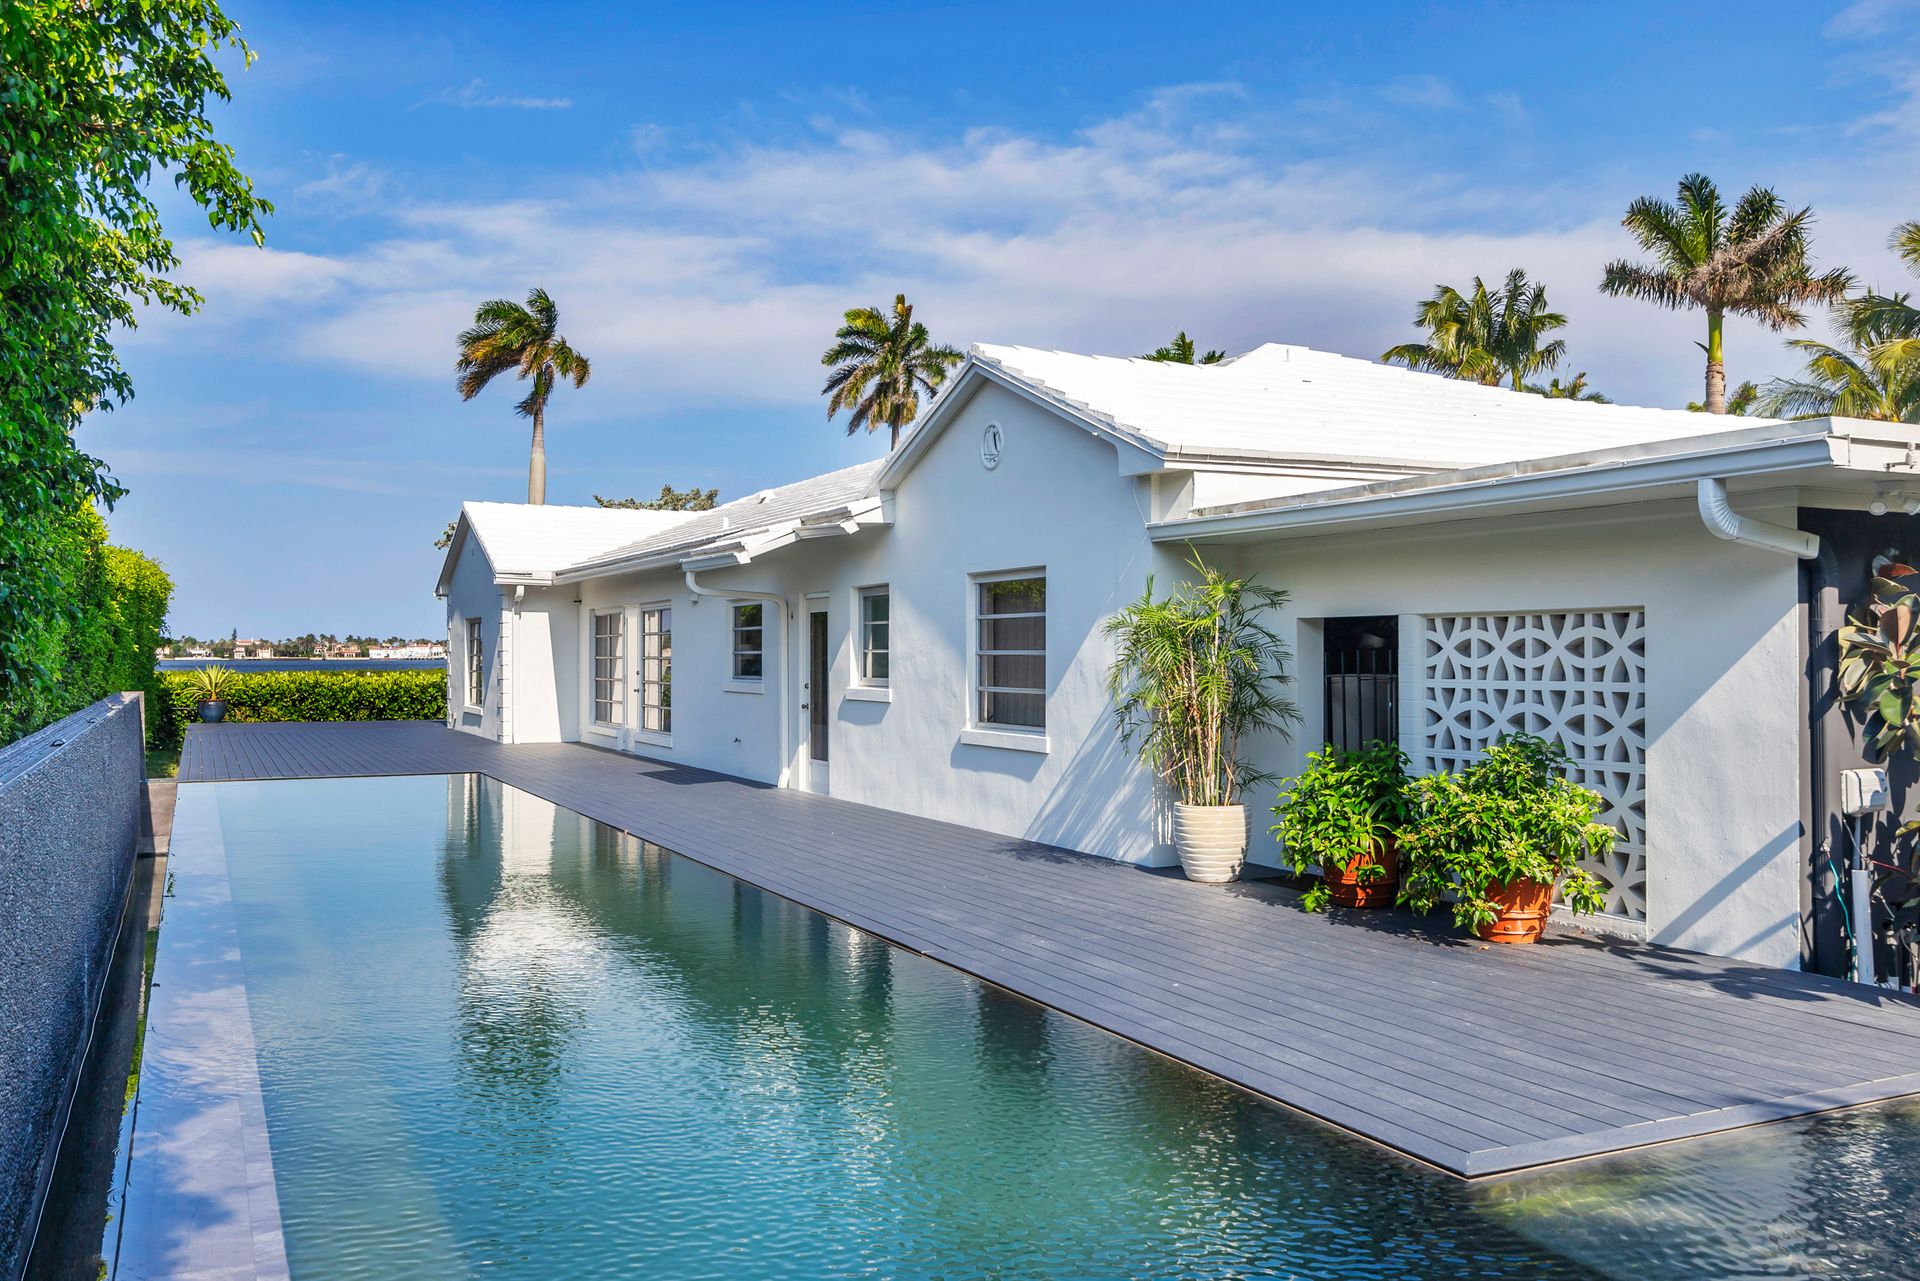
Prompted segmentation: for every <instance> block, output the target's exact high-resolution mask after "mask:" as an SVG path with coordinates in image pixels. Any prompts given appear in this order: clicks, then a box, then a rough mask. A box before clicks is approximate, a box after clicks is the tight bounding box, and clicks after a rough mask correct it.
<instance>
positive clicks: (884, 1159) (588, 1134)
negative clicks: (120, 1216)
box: [135, 775, 1920, 1281]
mask: <svg viewBox="0 0 1920 1281" xmlns="http://www.w3.org/2000/svg"><path fill="white" fill-rule="evenodd" d="M182 791H183V793H187V792H200V793H201V794H202V796H203V797H204V798H206V799H204V800H202V799H200V798H193V799H192V800H191V801H189V799H188V798H187V797H186V796H184V795H183V800H182V804H183V807H188V806H193V807H197V806H200V805H208V806H211V807H212V808H213V809H214V810H215V811H217V822H218V828H219V832H220V836H221V838H222V843H223V845H224V850H225V858H224V861H225V868H226V874H227V885H228V887H230V891H231V913H232V920H233V924H234V929H235V930H236V931H237V939H238V946H239V957H240V962H241V968H242V969H243V970H244V987H245V996H246V1003H247V1008H248V1011H249V1015H250V1021H251V1028H252V1035H253V1042H254V1047H255V1048H254V1053H255V1056H256V1060H257V1065H258V1074H259V1093H260V1098H261V1101H262V1102H263V1104H264V1113H265V1123H266V1129H267V1131H268V1133H269V1135H270V1138H271V1146H272V1168H273V1170H272V1173H273V1182H274V1185H275V1188H276V1189H277V1194H278V1201H279V1215H280V1221H281V1224H282V1226H283V1228H284V1232H285V1244H286V1253H287V1258H288V1261H289V1264H290V1266H291V1271H292V1275H293V1276H294V1277H296V1278H303V1279H318V1278H327V1279H330V1281H331V1279H336V1278H338V1279H342V1281H362V1279H364V1281H376V1279H381V1281H384V1279H386V1278H402V1277H405V1278H416V1277H499V1278H510V1279H517V1278H550V1277H563V1276H565V1277H571V1276H579V1277H616V1276H633V1277H648V1278H673V1279H678V1278H706V1277H714V1278H719V1277H727V1278H746V1279H749V1281H751V1279H755V1278H787V1277H793V1278H800V1277H807V1278H816V1277H837V1276H871V1277H927V1278H932V1277H941V1278H987V1277H1005V1278H1016V1277H1017V1278H1091V1277H1127V1276H1143V1277H1147V1276H1152V1277H1158V1276H1190V1277H1256V1276H1257V1277H1303V1278H1349V1277H1351V1278H1379V1277H1406V1276H1418V1277H1546V1276H1551V1277H1633V1278H1636V1279H1637V1281H1652V1279H1653V1278H1672V1277H1725V1276H1806V1275H1832V1276H1847V1277H1863V1276H1876V1275H1878V1276H1898V1275H1903V1274H1905V1273H1906V1272H1907V1270H1908V1267H1909V1263H1910V1260H1911V1259H1912V1258H1913V1257H1915V1250H1916V1247H1920V1230H1917V1229H1916V1227H1915V1226H1914V1225H1915V1224H1916V1222H1920V1216H1917V1215H1916V1214H1915V1210H1916V1209H1917V1208H1920V1205H1916V1202H1915V1198H1914V1194H1913V1193H1912V1192H1911V1191H1910V1190H1909V1189H1911V1188H1913V1187H1914V1186H1915V1185H1916V1183H1920V1109H1916V1108H1913V1107H1892V1108H1885V1107H1883V1108H1877V1109H1874V1110H1872V1111H1863V1112H1856V1113H1843V1114H1835V1115H1829V1116H1826V1117H1820V1118H1814V1119H1812V1120H1809V1121H1804V1122H1798V1123H1792V1124H1789V1125H1783V1126H1776V1127H1770V1128H1768V1129H1766V1130H1761V1131H1749V1132H1742V1133H1735V1134H1729V1135H1725V1136H1720V1137H1716V1138H1709V1139H1703V1140H1696V1141H1693V1142H1690V1143H1687V1144H1684V1145H1678V1146H1674V1147H1668V1148H1656V1149H1649V1150H1646V1151H1642V1152H1637V1153H1632V1154H1628V1155H1625V1156H1621V1157H1615V1158H1610V1159H1607V1160H1605V1161H1601V1162H1595V1163H1589V1164H1585V1165H1578V1166H1571V1167H1565V1168H1562V1169H1559V1170H1552V1171H1547V1172H1543V1173H1540V1174H1535V1175H1530V1176H1525V1177H1524V1178H1520V1179H1514V1180H1507V1181H1496V1182H1494V1183H1492V1184H1489V1185H1468V1184H1464V1183H1462V1182H1460V1181H1458V1180H1455V1179H1452V1178H1450V1177H1448V1176H1445V1175H1442V1174H1438V1173H1436V1172H1434V1171H1431V1170H1428V1169H1426V1168H1424V1167H1420V1166H1417V1165H1414V1164H1412V1163H1410V1162H1407V1161H1405V1160H1403V1159H1401V1158H1399V1157H1397V1156H1394V1155H1392V1154H1390V1153H1387V1152H1385V1151H1383V1150H1381V1149H1379V1148H1376V1147H1373V1146H1372V1145H1370V1144H1367V1143H1365V1142H1364V1141H1361V1140H1358V1139H1355V1138H1353V1137H1351V1136H1348V1135H1346V1134H1343V1133H1340V1132H1337V1131H1334V1130H1333V1129H1331V1128H1330V1127H1327V1126H1324V1125H1321V1124H1319V1123H1317V1122H1313V1121H1310V1120H1308V1119H1306V1118H1303V1117H1300V1116H1298V1115H1297V1114H1294V1113H1291V1112H1289V1111H1286V1110H1284V1109H1282V1108H1279V1107H1276V1106H1274V1105H1271V1104H1269V1103H1266V1102H1264V1101H1262V1100H1260V1099H1258V1098H1255V1097H1253V1096H1251V1095H1248V1094H1245V1093H1243V1092H1241V1091H1238V1090H1236V1089H1234V1088H1232V1087H1230V1086H1227V1085H1225V1084H1224V1083H1222V1082H1220V1081H1218V1080H1216V1079H1214V1078H1212V1077H1209V1076H1207V1075H1205V1074H1203V1073H1199V1072H1196V1071H1194V1070H1192V1069H1190V1068H1186V1067H1184V1066H1181V1065H1179V1064H1176V1063H1173V1062H1171V1061H1169V1060H1167V1059H1164V1058H1161V1057H1159V1056H1157V1055H1155V1054H1152V1053H1150V1052H1148V1051H1146V1050H1143V1049H1141V1048H1139V1047H1137V1046H1135V1045H1133V1044H1131V1043H1129V1042H1126V1041H1123V1040H1120V1039H1118V1038H1115V1037H1113V1036H1110V1035H1108V1034H1107V1033H1104V1032H1101V1031H1099V1030H1096V1029H1094V1028H1091V1027H1089V1026H1087V1025H1085V1024H1081V1023H1078V1022H1076V1021H1074V1020H1071V1019H1068V1018H1066V1017H1064V1016H1061V1015H1058V1014H1055V1013H1053V1012H1051V1011H1048V1010H1046V1009H1044V1008H1042V1007H1040V1006H1037V1005H1034V1004H1032V1003H1030V1002H1027V1001H1025V1000H1022V999H1020V998H1017V997H1014V996H1011V995H1008V994H1005V993H1003V992H1000V991H998V990H996V989H993V988H990V987H988V986H986V985H984V984H982V983H979V982H977V981H975V980H973V979H971V978H968V977H967V976H965V975H962V974H960V973H958V972H956V971H953V970H951V969H948V968H946V967H944V966H942V965H940V964H938V963H936V962H933V961H930V960H927V959H926V958H923V957H920V956H917V955H915V954H912V953H909V952H905V951H902V950H900V949H897V948H894V947H891V946H890V945H888V944H886V943H884V942H882V941H880V940H878V939H875V938H873V937H871V936H869V935H866V934H863V933H861V932H859V931H857V930H854V929H851V928H848V927H846V926H843V925H840V924H838V923H836V922H833V921H831V920H829V919H827V918H825V917H823V916H820V915H818V914H816V913H814V912H811V911H808V910H806V909H804V908H801V907H799V906H797V905H795V904H792V903H790V902H787V901H785V900H782V899H779V898H777V897H775V896H772V895H769V894H766V893H764V892H762V891H759V890H757V889H754V888H753V887H751V886H748V885H745V884H743V883H741V882H739V881H736V880H733V879H732V878H730V877H727V876H725V875H722V874H721V873H718V872H716V871H713V870H711V869H708V868H706V867H703V866H702V865H700V864H697V863H694V862H691V861H689V860H686V859H683V858H680V857H679V856H677V855H674V854H671V853H668V852H667V851H664V850H661V849H659V848H658V847H656V846H652V845H649V844H647V843H645V842H642V841H639V840H637V839H634V838H632V837H629V836H626V835H624V834H622V833H620V832H617V831H615V830H613V829H611V828H607V827H605V826H602V825H600V824H597V823H594V822H592V821H591V820H588V819H586V818H584V817H582V816H580V815H577V814H574V813H571V812H570V811H567V810H564V809H560V808H558V807H556V806H554V805H552V804H550V803H548V802H546V801H544V800H541V799H539V798H537V797H534V796H532V795H530V794H527V793H525V792H520V791H516V790H514V789H512V788H509V787H506V786H504V785H502V784H500V783H497V782H495V781H493V780H491V779H487V778H484V777H480V776H469V775H454V776H426V777H412V778H384V779H353V780H321V781H303V782H274V783H219V784H199V785H187V786H185V787H183V789H182ZM180 839H181V837H180V835H179V834H178V832H176V844H178V842H179V841H180ZM173 923H174V922H173V920H172V911H171V908H170V913H169V928H171V926H172V925H173ZM162 938H163V946H164V945H165V940H166V931H165V930H163V934H162ZM159 980H160V981H161V982H163V983H164V982H166V981H167V974H166V969H165V958H164V957H163V963H162V969H161V972H160V975H159ZM135 1177H136V1178H138V1177H139V1171H137V1170H136V1172H135Z"/></svg>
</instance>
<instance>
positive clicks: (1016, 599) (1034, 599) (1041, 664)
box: [973, 574, 1047, 730]
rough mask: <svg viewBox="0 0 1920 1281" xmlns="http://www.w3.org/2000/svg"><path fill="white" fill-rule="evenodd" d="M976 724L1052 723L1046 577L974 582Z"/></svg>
mask: <svg viewBox="0 0 1920 1281" xmlns="http://www.w3.org/2000/svg"><path fill="white" fill-rule="evenodd" d="M974 592H975V597H974V600H975V612H974V637H973V641H974V690H975V697H976V699H977V700H978V701H977V702H976V704H975V706H974V717H975V723H976V724H979V725H996V726H1006V727H1008V728H1012V729H1026V730H1043V729H1045V728H1046V727H1047V579H1046V576H1045V575H1044V574H1016V575H1009V576H1007V577H1003V578H987V579H975V580H974Z"/></svg>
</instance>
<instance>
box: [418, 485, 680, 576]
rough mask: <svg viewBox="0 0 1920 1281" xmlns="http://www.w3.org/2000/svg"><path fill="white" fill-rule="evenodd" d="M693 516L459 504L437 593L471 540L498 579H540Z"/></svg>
mask: <svg viewBox="0 0 1920 1281" xmlns="http://www.w3.org/2000/svg"><path fill="white" fill-rule="evenodd" d="M697 514H698V513H695V512H666V511H651V510H647V509H635V508H625V507H559V506H544V505H543V506H534V505H532V504H529V503H473V502H470V503H463V504H461V506H460V524H459V527H458V528H456V530H455V533H454V541H453V544H452V545H451V546H450V547H448V549H447V559H446V563H445V565H444V566H443V567H442V569H441V574H440V583H441V590H443V591H444V590H445V588H446V584H447V582H448V580H449V578H450V577H451V575H452V573H453V563H454V560H455V558H456V557H457V556H458V555H459V552H460V549H461V544H462V542H463V541H464V539H465V538H466V537H467V536H469V535H470V536H471V537H473V538H475V539H477V540H479V543H480V546H481V549H482V550H483V551H485V552H486V554H487V561H488V563H489V564H491V565H492V566H493V573H494V577H495V578H496V579H499V578H526V577H539V576H543V575H550V574H552V573H554V572H555V571H557V570H559V569H562V568H564V567H565V566H567V565H571V564H573V563H574V562H575V561H579V560H587V559H590V558H592V557H594V556H598V555H600V554H602V553H604V552H607V551H609V550H611V549H613V548H615V547H619V546H621V545H622V544H624V543H629V542H632V541H633V540H634V539H636V538H645V537H648V536H650V535H652V534H656V533H659V532H661V531H663V530H666V529H668V528H671V527H673V526H676V525H681V524H684V523H686V522H687V521H688V520H690V519H691V518H692V517H694V516H695V515H697Z"/></svg>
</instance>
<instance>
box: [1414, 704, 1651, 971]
mask: <svg viewBox="0 0 1920 1281" xmlns="http://www.w3.org/2000/svg"><path fill="white" fill-rule="evenodd" d="M1566 772H1567V754H1566V751H1565V750H1564V749H1563V748H1561V747H1560V746H1558V745H1557V744H1554V743H1549V742H1547V741H1546V740H1545V739H1542V738H1537V737H1535V736H1534V735H1532V734H1505V735H1502V736H1501V737H1500V738H1499V740H1498V741H1496V742H1495V743H1493V745H1492V746H1490V747H1488V748H1487V749H1486V751H1485V752H1484V753H1482V756H1481V759H1480V760H1477V761H1475V762H1473V763H1472V764H1470V765H1468V766H1467V767H1466V768H1464V769H1462V770H1461V771H1460V772H1459V773H1457V774H1429V775H1427V776H1426V777H1424V778H1420V779H1417V780H1415V782H1414V784H1413V788H1414V798H1415V811H1416V812H1415V815H1414V817H1413V819H1412V821H1411V822H1409V823H1408V824H1407V825H1406V826H1405V827H1404V828H1403V829H1401V832H1400V858H1401V862H1402V864H1403V871H1404V874H1405V880H1404V882H1403V884H1402V885H1401V888H1400V902H1402V903H1404V904H1405V905H1407V906H1408V907H1411V908H1414V909H1415V910H1417V911H1421V912H1426V911H1431V910H1432V909H1433V908H1434V907H1435V906H1436V905H1437V904H1438V903H1439V902H1440V901H1441V900H1442V899H1443V898H1446V897H1448V896H1449V895H1451V896H1452V898H1453V920H1454V923H1455V924H1456V925H1459V926H1461V927H1462V928H1465V929H1471V930H1473V931H1474V932H1475V933H1476V934H1478V935H1479V936H1480V937H1481V938H1483V939H1486V940H1487V941H1489V942H1493V943H1531V942H1533V941H1534V940H1535V939H1537V938H1539V937H1540V933H1541V931H1542V930H1543V929H1545V928H1546V923H1547V915H1548V913H1549V912H1550V911H1551V909H1552V906H1553V895H1554V890H1555V889H1556V888H1557V889H1558V890H1559V891H1560V899H1561V902H1562V903H1564V904H1565V905H1566V906H1567V907H1568V908H1570V909H1571V910H1573V911H1575V912H1597V911H1599V910H1600V909H1601V908H1602V907H1603V906H1605V902H1606V900H1605V896H1604V895H1603V894H1602V892H1601V889H1600V882H1599V881H1597V880H1595V879H1594V877H1593V876H1592V874H1591V873H1589V872H1586V871H1584V870H1583V869H1582V868H1581V867H1580V866H1579V863H1580V861H1581V860H1582V859H1587V858H1597V857H1600V856H1601V855H1604V854H1606V853H1608V852H1609V851H1611V850H1612V849H1613V844H1614V842H1615V841H1616V840H1617V839H1619V834H1618V833H1617V832H1615V831H1614V830H1613V829H1612V828H1611V827H1608V826H1607V825H1606V824H1605V823H1602V822H1599V821H1597V819H1596V818H1595V816H1596V815H1597V814H1599V812H1600V807H1601V805H1602V803H1603V802H1602V801H1601V799H1600V796H1599V794H1598V793H1596V792H1593V791H1591V790H1589V789H1587V788H1584V787H1581V786H1580V785H1579V784H1577V783H1574V782H1573V781H1571V780H1570V779H1568V778H1567V777H1566Z"/></svg>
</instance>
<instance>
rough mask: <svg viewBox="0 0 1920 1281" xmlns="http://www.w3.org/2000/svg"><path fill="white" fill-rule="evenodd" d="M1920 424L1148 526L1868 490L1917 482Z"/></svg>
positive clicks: (1250, 530)
mask: <svg viewBox="0 0 1920 1281" xmlns="http://www.w3.org/2000/svg"><path fill="white" fill-rule="evenodd" d="M1916 445H1920V432H1917V431H1916V430H1915V429H1912V428H1905V427H1902V426H1901V425H1900V424H1886V423H1862V422H1858V421H1854V420H1844V419H1843V420H1831V419H1818V420H1814V421H1811V422H1807V423H1794V424H1789V425H1786V426H1785V427H1784V428H1783V425H1781V424H1768V425H1765V426H1762V427H1755V428H1751V429H1748V430H1744V431H1733V432H1724V433H1716V434H1714V435H1711V436H1699V437H1693V438H1691V440H1689V441H1662V442H1655V443H1652V444H1645V445H1633V446H1625V447H1621V448H1616V449H1608V450H1597V451H1590V452H1587V453H1582V454H1570V455H1563V456H1560V457H1556V458H1540V459H1530V460H1526V461H1523V462H1513V463H1499V464H1494V465H1491V466H1485V467H1474V468H1467V469H1464V470H1460V471H1454V472H1447V473H1440V474H1436V475H1429V476H1414V477H1407V478H1404V479H1400V480H1390V481H1379V482H1376V483H1373V484H1369V485H1357V486H1353V487H1351V488H1347V489H1335V490H1322V491H1319V492H1317V493H1313V494H1308V495H1299V496H1292V497H1289V498H1286V499H1275V500H1265V501H1259V502H1248V503H1238V504H1232V505H1228V506H1222V507H1216V508H1200V509H1196V510H1195V511H1193V512H1191V513H1189V514H1188V515H1186V516H1184V517H1182V518H1180V519H1178V520H1170V521H1160V522H1156V523H1154V524H1151V525H1149V526H1148V531H1149V536H1150V537H1151V538H1152V539H1153V540H1154V541H1155V542H1162V543H1168V542H1172V543H1178V542H1195V543H1210V542H1240V541H1250V540H1254V539H1261V540H1270V539H1278V538H1291V537H1315V536H1320V535H1324V534H1329V533H1334V532H1338V531H1342V530H1348V529H1360V528H1392V527H1395V526H1400V525H1422V524H1435V523H1441V522H1448V521H1460V520H1470V519H1474V518H1476V517H1480V516H1488V515H1496V514H1517V513H1524V512H1528V511H1549V510H1556V509H1563V508H1577V507H1592V506H1604V505H1609V504H1611V503H1616V502H1622V501H1630V500H1639V499H1648V498H1654V497H1666V496H1673V497H1680V496H1684V495H1687V494H1689V492H1690V489H1691V487H1692V486H1694V485H1695V484H1697V482H1698V481H1699V480H1700V479H1702V478H1703V477H1717V478H1722V479H1735V480H1740V481H1743V482H1744V487H1745V488H1755V487H1760V486H1761V485H1763V484H1766V485H1776V486H1778V485H1793V486H1803V487H1816V488H1820V489H1824V490H1827V491H1831V492H1835V493H1840V494H1854V495H1858V496H1860V497H1861V499H1862V505H1864V500H1865V498H1866V497H1869V496H1871V495H1872V494H1874V493H1877V492H1884V491H1888V490H1892V489H1903V488H1904V489H1907V490H1912V489H1914V488H1915V487H1916V486H1920V452H1917V451H1916Z"/></svg>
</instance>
